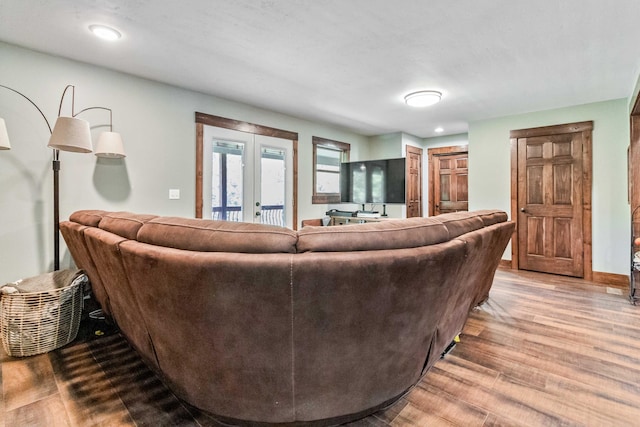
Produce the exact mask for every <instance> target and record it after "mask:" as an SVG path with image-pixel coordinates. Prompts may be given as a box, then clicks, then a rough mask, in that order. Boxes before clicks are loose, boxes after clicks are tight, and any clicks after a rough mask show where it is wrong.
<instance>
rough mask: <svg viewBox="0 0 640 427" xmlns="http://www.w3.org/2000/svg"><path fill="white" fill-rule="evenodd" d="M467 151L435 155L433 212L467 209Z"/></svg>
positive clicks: (437, 213) (436, 213)
mask: <svg viewBox="0 0 640 427" xmlns="http://www.w3.org/2000/svg"><path fill="white" fill-rule="evenodd" d="M468 158H469V156H468V153H456V154H447V155H440V156H437V157H436V159H435V162H434V169H435V170H434V175H433V176H434V181H435V182H434V207H435V209H434V214H435V215H439V214H441V213H446V212H457V211H466V210H468V209H469V182H468V171H469V169H468Z"/></svg>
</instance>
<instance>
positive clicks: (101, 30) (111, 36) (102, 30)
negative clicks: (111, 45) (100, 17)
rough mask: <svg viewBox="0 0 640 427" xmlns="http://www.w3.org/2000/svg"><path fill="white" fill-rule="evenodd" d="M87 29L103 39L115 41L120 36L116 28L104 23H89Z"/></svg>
mask: <svg viewBox="0 0 640 427" xmlns="http://www.w3.org/2000/svg"><path fill="white" fill-rule="evenodd" d="M89 30H90V31H91V32H92V33H93V34H95V35H96V36H97V37H100V38H101V39H103V40H109V41H115V40H118V39H119V38H120V37H122V34H120V32H119V31H118V30H115V29H113V28H111V27H107V26H105V25H89Z"/></svg>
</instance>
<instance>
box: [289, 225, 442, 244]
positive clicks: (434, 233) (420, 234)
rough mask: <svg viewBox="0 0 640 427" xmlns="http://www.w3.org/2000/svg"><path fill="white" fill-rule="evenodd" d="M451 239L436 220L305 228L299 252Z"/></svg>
mask: <svg viewBox="0 0 640 427" xmlns="http://www.w3.org/2000/svg"><path fill="white" fill-rule="evenodd" d="M447 240H449V232H448V231H447V228H446V227H445V226H444V225H443V224H442V222H440V221H439V220H437V219H434V218H409V219H401V220H388V221H380V222H372V223H365V224H353V225H343V226H340V227H304V228H302V229H301V230H299V231H298V252H349V251H374V250H383V249H399V248H416V247H419V246H427V245H434V244H437V243H442V242H446V241H447Z"/></svg>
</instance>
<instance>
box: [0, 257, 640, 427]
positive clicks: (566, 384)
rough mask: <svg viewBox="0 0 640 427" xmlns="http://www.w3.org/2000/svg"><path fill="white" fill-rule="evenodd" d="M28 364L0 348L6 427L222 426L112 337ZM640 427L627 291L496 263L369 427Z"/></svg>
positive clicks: (639, 358) (639, 342) (639, 349)
mask: <svg viewBox="0 0 640 427" xmlns="http://www.w3.org/2000/svg"><path fill="white" fill-rule="evenodd" d="M82 335H83V336H82V337H80V338H79V339H77V340H76V341H75V342H74V343H72V344H70V345H69V346H67V347H65V348H63V349H59V350H56V351H53V352H51V353H48V354H43V355H38V356H33V357H28V358H24V359H18V358H11V357H8V356H7V355H6V354H4V352H2V351H0V362H1V363H2V370H1V372H0V384H1V386H2V399H0V427H14V426H47V427H49V426H135V425H138V426H218V425H221V424H219V423H218V422H216V420H215V419H213V418H211V417H209V416H207V415H205V414H203V413H202V412H200V411H198V410H197V409H195V408H193V407H190V406H188V405H186V404H184V403H183V402H181V401H180V400H178V399H177V398H176V397H175V396H174V395H173V394H172V393H171V392H170V391H169V390H168V389H167V388H166V387H165V386H164V385H163V383H162V382H161V381H160V380H159V379H158V377H157V376H156V375H155V374H154V373H153V372H151V371H150V370H149V369H147V368H146V366H145V365H144V364H143V363H142V362H141V361H140V359H139V358H138V356H137V354H136V353H135V352H134V351H133V350H132V349H131V348H130V347H129V346H128V344H127V343H126V341H124V339H123V338H122V337H121V336H120V335H119V334H117V333H115V334H112V335H108V336H103V337H100V338H95V339H94V338H92V335H91V334H90V333H85V334H82ZM639 424H640V306H632V305H631V304H629V302H628V301H627V299H626V292H625V290H622V289H619V288H607V287H604V286H602V285H595V284H592V283H589V282H585V281H583V280H578V279H572V278H564V277H557V276H551V275H544V274H536V273H529V272H524V271H519V272H514V271H510V270H499V271H498V273H497V275H496V280H495V283H494V286H493V289H492V291H491V296H490V298H489V301H488V302H487V303H486V304H485V305H483V306H482V307H480V308H478V309H475V310H474V311H473V312H472V314H471V317H470V319H469V321H468V322H467V325H466V326H465V328H464V331H463V334H462V335H461V342H460V343H459V344H458V345H457V346H456V347H455V348H454V349H453V350H452V351H451V353H449V354H448V355H447V356H446V357H445V358H444V359H442V360H440V361H439V362H438V363H436V365H435V366H434V367H433V368H432V369H431V370H430V371H429V373H428V374H427V375H426V376H425V377H424V378H423V380H422V381H421V382H420V383H419V384H418V385H417V386H416V387H415V388H414V389H413V390H411V391H410V392H409V393H408V394H407V395H406V396H405V397H404V398H402V399H401V400H399V401H398V402H396V403H395V404H394V405H393V406H391V407H390V408H387V409H386V410H384V411H381V412H379V413H376V414H374V415H372V416H369V417H367V418H365V419H363V420H360V421H356V422H354V423H351V424H350V427H365V426H374V427H375V426H465V427H467V426H518V425H528V426H556V425H561V426H574V425H575V426H627V425H628V426H632V425H639Z"/></svg>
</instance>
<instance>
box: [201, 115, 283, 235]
mask: <svg viewBox="0 0 640 427" xmlns="http://www.w3.org/2000/svg"><path fill="white" fill-rule="evenodd" d="M203 150H204V153H203V155H204V159H205V162H204V165H203V198H204V200H203V204H202V205H203V212H202V217H203V218H210V219H218V220H226V221H237V222H256V223H262V224H271V225H280V226H286V227H289V228H292V227H293V142H292V141H290V140H287V139H282V138H274V137H269V136H263V135H254V134H250V133H245V132H239V131H235V130H230V129H221V128H217V127H211V126H205V127H204V146H203Z"/></svg>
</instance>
